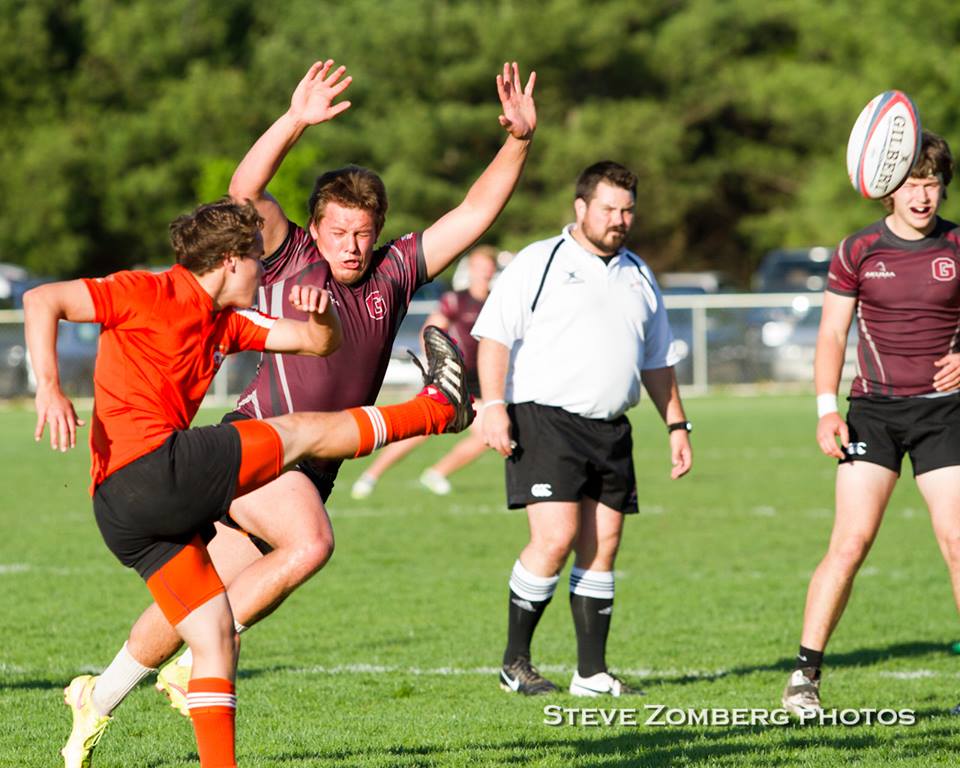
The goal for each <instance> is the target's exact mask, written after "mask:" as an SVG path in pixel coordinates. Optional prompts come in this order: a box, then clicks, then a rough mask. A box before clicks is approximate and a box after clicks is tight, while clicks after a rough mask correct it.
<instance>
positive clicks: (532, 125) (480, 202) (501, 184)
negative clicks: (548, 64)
mask: <svg viewBox="0 0 960 768" xmlns="http://www.w3.org/2000/svg"><path fill="white" fill-rule="evenodd" d="M536 80H537V73H536V72H531V73H530V77H529V79H528V80H527V84H526V86H525V87H524V86H523V85H522V83H521V82H520V69H519V67H518V66H517V63H516V62H513V64H512V65H510V64H504V65H503V74H500V75H497V94H498V95H499V97H500V105H501V108H502V109H503V114H501V115H500V118H499V120H500V125H502V126H503V127H504V128H505V129H506V131H507V134H508V135H507V140H506V142H504V144H503V146H502V147H501V148H500V151H499V152H497V154H496V156H495V157H494V158H493V161H492V162H491V163H490V165H488V166H487V167H486V169H485V170H484V172H483V173H482V174H480V178H478V179H477V180H476V181H475V182H474V183H473V186H471V187H470V190H469V191H468V192H467V196H466V197H465V198H464V199H463V202H462V203H460V205H458V206H457V207H456V208H454V209H453V210H452V211H449V212H448V213H446V214H444V215H443V216H442V217H441V218H440V219H439V220H438V221H436V222H435V223H434V224H432V225H431V226H430V227H428V228H427V229H426V230H424V233H423V253H424V257H425V259H426V262H427V273H428V274H429V276H430V277H431V278H433V277H435V276H436V275H438V274H440V273H441V272H442V271H443V270H444V269H446V268H447V267H448V266H449V265H450V262H452V261H453V260H454V259H455V258H456V257H457V256H458V255H459V254H461V253H462V252H463V251H465V250H466V249H467V248H469V247H470V246H471V245H473V243H475V242H476V241H477V239H478V238H479V237H480V236H481V235H482V234H483V233H484V232H486V231H487V229H489V227H490V225H491V224H493V222H494V221H495V220H496V218H497V216H499V215H500V211H502V210H503V208H504V206H505V205H506V204H507V201H508V200H509V199H510V195H512V194H513V190H514V188H515V187H516V186H517V181H519V179H520V173H521V172H522V171H523V166H524V163H526V160H527V152H528V151H529V149H530V142H531V141H532V140H533V133H534V131H535V130H536V127H537V109H536V104H535V103H534V100H533V87H534V84H535V83H536Z"/></svg>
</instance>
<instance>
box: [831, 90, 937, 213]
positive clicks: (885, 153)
mask: <svg viewBox="0 0 960 768" xmlns="http://www.w3.org/2000/svg"><path fill="white" fill-rule="evenodd" d="M919 152H920V115H919V114H918V113H917V108H916V107H915V106H914V104H913V102H912V101H910V97H909V96H907V95H906V94H905V93H903V92H902V91H884V92H883V93H881V94H880V95H879V96H876V97H875V98H873V99H871V100H870V103H869V104H867V106H865V107H864V108H863V111H862V112H861V113H860V117H858V118H857V122H856V123H855V124H854V126H853V130H852V131H851V132H850V140H849V141H848V142H847V174H848V175H849V176H850V183H851V184H853V188H854V189H855V190H857V192H859V193H860V194H861V195H863V196H864V197H868V198H870V199H872V200H876V199H878V198H881V197H886V196H887V195H889V194H891V193H893V192H895V191H896V190H897V188H898V187H899V186H900V185H901V184H903V182H904V181H905V180H906V178H907V176H909V175H910V169H911V168H913V163H914V161H915V160H916V159H917V154H918V153H919Z"/></svg>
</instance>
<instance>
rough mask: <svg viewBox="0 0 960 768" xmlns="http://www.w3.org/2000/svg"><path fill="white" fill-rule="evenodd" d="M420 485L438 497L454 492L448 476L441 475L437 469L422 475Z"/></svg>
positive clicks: (429, 470)
mask: <svg viewBox="0 0 960 768" xmlns="http://www.w3.org/2000/svg"><path fill="white" fill-rule="evenodd" d="M420 485H422V486H423V487H424V488H426V489H427V490H428V491H430V493H434V494H436V495H437V496H446V495H447V494H448V493H450V491H452V490H453V486H452V485H450V481H449V480H447V478H446V476H444V475H441V474H440V473H439V472H437V471H436V470H435V469H428V470H426V471H424V473H423V474H422V475H420Z"/></svg>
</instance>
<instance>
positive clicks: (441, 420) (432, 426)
mask: <svg viewBox="0 0 960 768" xmlns="http://www.w3.org/2000/svg"><path fill="white" fill-rule="evenodd" d="M348 413H349V414H350V415H351V416H353V418H354V419H355V420H356V422H357V427H358V428H359V429H360V447H359V448H357V452H356V453H355V454H354V458H357V457H358V456H366V455H367V454H369V453H372V452H373V451H375V450H376V449H377V448H382V447H383V446H384V445H386V444H387V443H394V442H396V441H398V440H406V439H407V438H408V437H416V436H417V435H438V434H440V433H441V432H443V430H444V428H445V427H446V426H447V424H449V423H450V420H451V419H452V418H453V416H454V408H453V406H452V405H450V403H448V402H447V400H446V398H444V397H443V395H440V394H439V393H438V392H437V391H436V389H435V388H434V387H427V389H426V390H425V391H424V394H422V395H417V396H416V397H415V398H413V399H412V400H408V401H407V402H405V403H400V404H398V405H384V406H380V407H379V408H378V407H374V406H372V405H365V406H364V407H362V408H351V409H350V410H349V411H348Z"/></svg>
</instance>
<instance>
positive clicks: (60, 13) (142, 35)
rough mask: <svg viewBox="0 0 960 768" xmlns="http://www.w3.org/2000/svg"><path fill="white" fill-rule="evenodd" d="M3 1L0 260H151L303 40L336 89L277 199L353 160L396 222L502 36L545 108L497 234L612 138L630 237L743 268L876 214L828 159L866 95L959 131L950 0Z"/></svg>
mask: <svg viewBox="0 0 960 768" xmlns="http://www.w3.org/2000/svg"><path fill="white" fill-rule="evenodd" d="M0 18H2V22H0V65H2V66H0V114H2V116H3V119H2V120H0V136H2V138H3V141H2V143H0V162H2V163H3V168H4V173H3V175H2V177H0V199H2V200H3V205H2V206H0V217H2V222H0V224H2V226H0V260H5V261H17V262H21V263H23V264H25V265H26V266H28V267H29V268H31V269H33V270H34V271H37V272H40V273H44V274H55V275H62V276H67V275H72V274H80V273H94V274H96V273H104V272H107V271H110V270H113V269H117V268H121V267H126V266H130V265H133V264H136V263H145V262H155V263H165V262H167V261H168V260H169V249H168V247H167V244H166V230H167V223H168V222H169V221H170V219H172V218H173V217H174V216H175V215H177V214H178V213H180V212H182V211H184V210H187V209H189V208H191V207H192V206H193V205H195V204H196V203H197V202H200V201H201V200H207V199H212V198H216V197H218V196H220V195H222V194H224V193H225V191H226V188H227V184H228V182H229V179H230V175H231V173H232V171H233V168H234V167H235V165H236V163H237V162H238V161H239V159H240V158H241V157H242V156H243V153H244V152H245V151H246V149H247V148H248V147H249V146H250V144H251V143H252V142H253V141H254V140H255V139H256V137H257V136H258V135H259V134H260V133H261V132H262V131H263V130H264V129H265V128H266V127H267V126H268V125H269V124H270V122H271V121H272V120H273V119H275V118H276V116H277V115H279V114H280V113H281V112H282V111H283V110H284V109H285V108H286V105H287V104H288V100H289V96H290V93H291V91H292V89H293V87H294V85H295V84H296V83H297V81H298V80H299V78H300V77H301V76H302V74H303V72H304V71H305V70H306V68H307V67H308V66H309V64H310V63H311V62H312V61H313V60H314V59H317V58H326V57H331V58H334V59H336V60H337V61H338V62H342V63H344V64H346V65H347V66H348V67H349V70H350V73H351V74H352V75H353V77H354V84H353V85H352V86H351V88H350V91H349V98H350V100H351V101H352V102H353V107H352V108H351V109H350V110H349V111H348V112H347V113H345V114H344V115H342V116H341V117H339V118H338V119H337V120H335V121H333V122H332V123H328V124H325V125H322V126H317V127H315V128H313V129H311V130H310V131H308V132H307V134H306V135H305V136H304V138H303V139H302V140H301V142H300V143H299V144H298V146H297V147H296V148H295V149H294V150H293V151H292V152H291V154H290V156H289V157H288V158H287V160H286V162H285V163H284V165H283V167H282V168H281V170H280V172H279V173H278V175H277V177H276V178H275V180H274V183H273V184H272V186H271V191H272V192H273V193H274V194H275V195H276V196H277V197H278V199H279V200H280V201H281V203H282V204H283V205H284V208H285V210H286V211H287V212H288V214H289V215H290V216H291V217H292V218H294V219H295V220H298V221H303V220H304V219H305V215H306V212H305V201H306V198H307V195H308V193H309V189H310V186H311V183H312V181H313V178H314V177H315V175H316V173H317V172H318V171H319V170H322V169H325V168H329V167H334V166H338V165H341V164H344V163H347V162H355V163H360V164H363V165H368V166H370V167H372V168H374V169H376V170H377V171H378V172H380V173H381V174H382V175H383V177H384V179H385V181H386V183H387V188H388V190H389V193H390V213H389V216H388V220H387V232H386V233H385V234H386V235H388V236H389V235H394V234H399V233H401V232H403V231H408V230H410V229H413V228H417V227H422V226H425V225H426V224H429V223H430V222H432V221H433V220H435V219H436V218H437V217H438V216H439V215H440V214H442V213H443V212H444V211H446V210H448V209H449V208H450V207H452V206H454V205H456V204H457V203H458V202H459V201H460V200H461V199H462V196H463V194H464V192H465V191H466V189H467V187H468V186H469V184H470V183H471V181H472V180H473V179H474V178H476V176H477V175H478V174H479V173H480V172H481V171H482V169H483V167H484V166H485V165H486V163H487V162H488V161H489V159H490V158H491V157H492V156H493V154H494V153H495V152H496V150H497V147H498V146H499V144H500V143H501V142H502V140H503V133H502V130H501V129H500V128H499V126H498V125H497V120H496V118H497V114H498V103H497V100H496V90H495V85H494V77H495V75H496V73H497V72H498V71H499V67H500V65H501V63H502V62H503V61H504V60H507V59H509V60H512V59H516V60H518V61H519V62H520V63H521V67H522V70H523V73H524V75H525V74H526V73H527V72H529V70H530V69H532V68H534V69H536V70H537V72H538V83H537V100H538V106H539V112H540V127H539V130H538V134H537V139H536V142H535V147H534V150H533V153H532V154H531V157H530V161H529V165H528V168H527V172H526V174H525V176H524V179H523V181H522V183H521V186H520V188H519V189H518V191H517V194H516V195H515V197H514V199H513V200H512V201H511V203H510V205H509V206H508V208H507V210H506V211H505V213H504V215H503V216H502V217H501V219H500V220H499V221H498V222H497V223H496V224H495V226H494V228H493V230H492V231H491V233H490V234H489V235H488V238H487V239H488V240H489V241H491V242H496V243H499V244H501V245H503V246H505V247H509V248H517V247H520V246H522V245H523V244H524V243H526V242H528V241H530V240H531V239H534V238H539V237H545V236H549V235H551V234H553V233H554V232H556V231H557V230H558V229H559V227H560V226H562V225H563V223H565V222H566V221H567V220H568V219H569V218H570V217H571V212H572V207H571V203H572V200H571V197H572V190H573V183H574V179H575V178H576V175H577V173H578V171H579V170H581V169H582V168H583V167H584V166H585V165H587V164H589V163H591V162H593V161H595V160H598V159H603V158H611V159H616V160H619V161H621V162H623V163H624V164H626V165H628V166H630V167H631V168H633V169H634V170H635V171H636V172H637V173H638V175H639V177H640V190H639V195H638V197H639V207H638V213H639V215H638V219H637V224H636V227H635V229H634V232H633V234H632V240H631V244H632V246H633V247H634V248H635V249H637V250H638V251H639V252H640V253H642V254H643V255H644V256H645V257H646V258H648V259H649V260H650V261H651V262H652V263H653V264H654V265H655V266H657V267H659V268H661V269H663V268H670V269H690V268H707V267H709V268H718V269H723V270H725V271H727V272H728V273H730V274H732V275H733V276H735V277H737V278H738V279H740V280H741V281H743V282H745V281H746V278H747V277H748V276H749V274H750V272H751V271H752V269H753V268H754V266H755V265H756V262H757V260H758V259H759V257H760V256H761V255H762V253H763V252H764V251H765V250H767V249H769V248H772V247H777V246H784V245H786V246H801V245H810V244H819V243H822V244H828V245H829V244H833V243H835V242H837V241H838V240H839V239H840V238H841V237H842V236H843V235H845V234H846V233H847V232H849V231H851V230H854V229H857V228H859V227H860V226H863V225H864V224H866V223H868V222H869V221H871V220H872V219H874V218H876V217H877V216H879V215H880V213H881V210H880V208H879V206H877V205H876V204H873V203H869V202H867V201H863V200H861V199H859V198H858V197H857V196H856V194H855V193H854V192H853V190H852V189H851V188H850V186H849V184H848V182H847V179H846V174H845V168H844V150H845V143H846V137H847V133H848V131H849V129H850V127H851V125H852V123H853V120H854V119H855V117H856V115H857V113H858V112H859V110H860V109H861V108H862V106H863V105H864V104H865V103H866V102H867V101H868V100H869V99H870V98H871V97H872V96H874V95H875V94H876V93H878V92H880V91H882V90H886V89H889V88H900V89H902V90H904V91H906V92H907V93H909V94H910V95H911V96H912V97H913V98H914V100H915V101H916V103H917V104H918V106H919V108H920V110H921V115H922V117H923V120H924V125H925V126H927V127H929V128H931V129H933V130H936V131H937V132H939V133H942V134H943V135H944V136H946V138H947V139H948V140H950V141H952V143H956V142H957V141H958V140H960V131H958V126H960V98H956V97H954V96H953V91H954V90H960V85H955V81H956V78H955V76H954V75H955V73H956V72H958V71H960V66H958V65H960V50H958V49H957V47H956V45H955V41H956V39H957V37H958V33H960V6H958V5H957V4H956V3H949V2H947V1H946V0H931V1H930V2H928V3H926V4H923V5H922V6H916V7H912V6H911V7H906V6H904V5H903V4H902V3H894V2H892V1H891V0H868V2H865V3H861V4H855V5H850V4H833V3H824V2H822V0H768V2H765V3H754V2H750V1H749V0H688V1H686V2H684V1H682V0H646V1H645V2H642V3H637V2H633V1H631V2H628V1H627V0H616V1H614V2H604V3H593V4H587V3H584V2H582V1H581V0H542V1H541V2H534V3H521V2H516V0H480V1H476V2H458V1H455V0H446V1H442V0H434V1H430V0H377V1H376V2H375V1H374V0H354V2H351V3H333V2H328V1H326V0H324V1H322V2H316V1H315V0H311V2H307V1H306V0H290V2H287V3H284V4H281V5H279V6H278V5H276V4H264V3H253V2H251V1H250V0H219V2H214V1H213V0H163V2H160V0H127V1H126V2H119V1H118V0H73V1H71V0H30V1H29V2H28V1H27V0H0ZM946 213H947V214H949V208H948V209H947V211H946Z"/></svg>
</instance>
